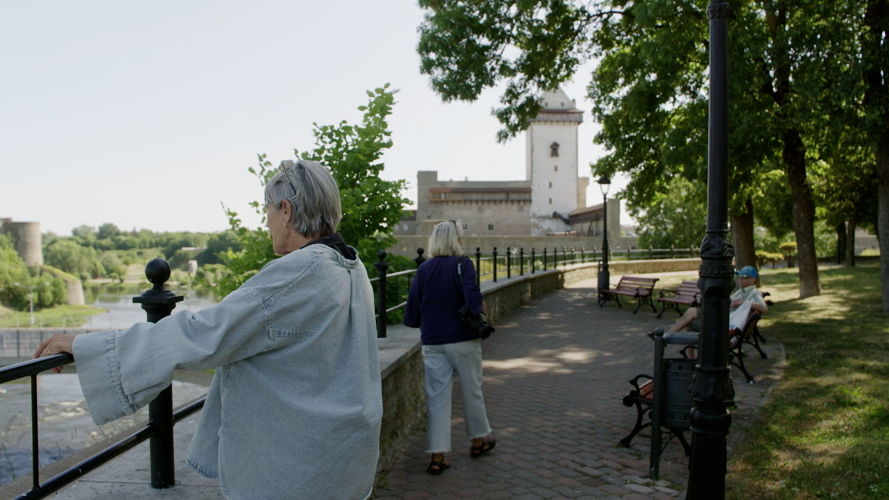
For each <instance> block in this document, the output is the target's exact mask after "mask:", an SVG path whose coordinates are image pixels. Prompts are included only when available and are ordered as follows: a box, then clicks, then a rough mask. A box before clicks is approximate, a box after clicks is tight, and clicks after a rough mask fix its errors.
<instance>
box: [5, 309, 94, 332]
mask: <svg viewBox="0 0 889 500" xmlns="http://www.w3.org/2000/svg"><path fill="white" fill-rule="evenodd" d="M103 312H105V310H104V309H102V308H100V307H93V306H72V305H61V306H55V307H50V308H47V309H41V310H39V311H34V326H53V327H55V326H63V327H64V326H80V325H82V324H84V323H86V320H87V318H89V317H90V316H92V315H94V314H101V313H103ZM19 326H20V327H29V326H31V314H30V313H29V312H28V311H13V310H10V309H3V310H0V328H13V327H19Z"/></svg>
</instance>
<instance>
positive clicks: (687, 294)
mask: <svg viewBox="0 0 889 500" xmlns="http://www.w3.org/2000/svg"><path fill="white" fill-rule="evenodd" d="M667 293H672V294H673V295H672V296H667V295H666V294H667ZM657 300H658V302H660V303H661V312H659V313H658V314H657V317H658V318H660V317H661V316H662V315H663V314H664V311H666V310H667V308H668V307H669V308H671V309H675V310H676V312H677V313H678V314H679V315H680V316H681V315H682V311H681V310H680V309H679V306H680V305H684V306H688V307H697V306H698V305H700V300H701V291H700V290H699V289H698V282H697V281H692V280H686V281H683V282H682V283H680V284H679V288H677V289H676V290H668V291H667V292H664V291H663V290H662V291H661V296H660V297H658V299H657Z"/></svg>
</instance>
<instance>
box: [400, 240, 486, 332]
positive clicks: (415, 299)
mask: <svg viewBox="0 0 889 500" xmlns="http://www.w3.org/2000/svg"><path fill="white" fill-rule="evenodd" d="M458 262H459V265H460V278H462V283H460V284H458V282H457V278H458V276H457V264H458ZM464 295H465V297H466V299H465V302H464ZM464 303H466V304H469V311H470V312H472V313H474V314H478V313H480V312H481V310H482V293H481V291H480V290H479V288H478V284H476V282H475V266H473V265H472V261H471V260H469V259H467V258H466V257H463V256H460V257H456V256H444V257H433V258H431V259H429V260H427V261H426V262H424V263H423V264H422V265H420V268H419V269H417V274H416V276H414V279H413V282H412V283H411V290H410V293H409V295H408V298H407V306H406V307H405V310H404V324H405V325H407V326H410V327H413V328H417V327H419V328H420V339H421V341H422V342H423V344H424V345H439V344H453V343H455V342H464V341H467V340H473V339H477V338H479V336H478V333H477V332H475V331H474V330H472V329H471V328H469V327H467V326H466V325H465V324H463V322H462V321H461V320H460V316H459V314H458V313H457V310H458V309H460V308H461V307H463V304H464Z"/></svg>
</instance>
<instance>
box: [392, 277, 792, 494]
mask: <svg viewBox="0 0 889 500" xmlns="http://www.w3.org/2000/svg"><path fill="white" fill-rule="evenodd" d="M594 286H595V284H594V283H593V282H591V281H585V282H581V283H579V284H577V285H575V286H574V287H572V288H568V289H565V290H560V291H557V292H554V293H551V294H549V295H547V296H545V297H543V298H541V299H538V300H535V301H534V302H532V303H531V304H528V305H526V306H524V307H522V308H520V309H519V310H517V311H515V312H514V313H512V314H510V315H509V316H507V317H506V318H505V319H503V320H502V321H500V322H499V324H497V325H496V326H497V332H496V333H495V334H494V336H493V337H492V338H491V339H489V340H487V341H485V343H484V372H485V378H484V392H485V400H486V404H487V407H488V415H489V419H490V421H491V425H492V426H493V428H494V432H495V435H496V437H497V440H498V444H497V447H496V448H495V449H494V450H493V451H491V452H490V453H489V454H488V455H485V456H483V457H480V458H477V459H472V458H470V457H469V439H468V438H467V437H466V433H465V430H464V425H463V418H462V408H461V401H460V397H459V394H460V392H459V389H458V388H457V387H455V388H454V413H453V425H452V436H453V439H452V440H453V443H454V446H455V449H454V450H453V451H452V453H451V454H450V458H451V461H452V463H453V466H452V467H451V468H450V469H448V470H446V471H445V472H444V473H443V474H442V475H440V476H432V475H429V474H426V473H425V469H426V466H427V464H428V462H429V456H428V455H427V454H426V453H425V452H424V450H425V429H419V430H417V431H416V432H415V433H414V434H413V435H412V436H411V439H410V442H409V443H408V445H407V447H406V449H405V450H404V455H403V456H402V457H400V458H399V459H398V460H397V461H396V463H395V464H394V465H393V466H392V468H391V470H389V471H386V472H385V473H384V474H382V475H381V477H380V478H379V480H378V487H377V489H376V491H375V498H380V499H390V498H399V499H421V498H422V499H426V498H482V499H496V498H509V499H523V498H528V499H531V498H534V499H537V498H622V499H652V498H654V499H659V498H677V497H680V496H681V495H684V490H685V486H686V485H685V483H686V478H687V468H688V461H687V458H686V457H685V455H684V454H683V452H682V447H681V445H680V444H679V443H678V442H676V441H674V442H672V443H670V445H669V446H668V447H667V449H666V452H665V453H664V456H663V457H662V459H661V466H660V471H661V475H660V480H658V481H653V480H651V479H650V478H649V477H648V446H649V439H648V437H649V434H648V433H647V432H646V431H644V432H643V433H641V434H640V435H639V436H637V437H636V438H635V439H634V441H633V443H632V447H631V448H622V447H618V446H617V442H618V440H620V438H622V437H623V436H625V435H626V434H627V433H628V432H629V430H630V429H631V428H632V424H633V422H634V418H635V409H634V408H627V407H625V406H623V405H622V404H621V399H622V398H623V396H624V395H625V394H627V392H628V391H629V389H630V385H629V383H627V380H629V379H630V378H632V377H634V376H635V375H637V374H639V373H650V372H651V368H652V367H651V364H652V353H653V342H652V341H651V340H649V339H648V337H647V336H646V335H645V334H646V333H647V332H648V331H650V330H652V329H653V328H655V327H658V326H661V327H664V328H666V327H667V326H669V324H670V323H671V322H672V321H673V320H675V318H676V316H675V315H673V316H669V317H668V316H667V315H665V316H664V318H662V319H661V320H658V319H657V318H656V317H655V314H654V313H652V312H651V310H650V309H649V310H647V311H646V310H645V309H641V310H640V311H639V313H638V314H632V312H631V310H628V309H626V308H624V309H618V308H617V307H616V306H614V305H613V304H609V305H606V306H605V307H604V308H599V307H598V306H597V305H595V290H594V288H593V287H594ZM766 347H767V351H768V350H769V349H771V350H776V348H778V347H779V346H775V345H774V342H772V343H769V344H767V346H766ZM768 352H770V358H774V359H780V357H776V356H771V351H768ZM754 354H755V353H754ZM754 357H755V358H756V359H752V358H754ZM747 359H748V361H747V363H748V368H749V369H750V370H751V371H752V372H753V374H754V376H756V377H757V380H758V383H757V384H756V385H753V386H749V385H747V384H745V383H744V379H743V377H742V376H741V375H740V374H738V375H736V376H735V377H734V379H735V388H736V392H737V393H738V394H737V396H738V397H737V398H736V402H738V405H739V409H738V411H737V412H733V417H734V424H733V427H732V435H731V436H730V442H735V441H736V440H737V439H738V438H739V437H740V435H741V434H742V431H743V428H744V425H745V424H744V421H745V420H746V421H749V420H750V419H751V414H752V412H753V411H754V410H755V407H756V406H757V405H759V404H761V403H762V401H764V400H765V396H766V394H767V390H768V388H769V387H770V386H771V385H773V383H774V381H775V380H776V379H777V377H778V375H779V374H778V373H777V372H776V371H775V369H774V368H775V366H778V365H779V364H780V362H776V361H775V360H774V359H770V360H769V361H760V360H759V358H758V356H748V358H747ZM760 373H762V374H763V375H762V376H761V377H760V376H759V375H760Z"/></svg>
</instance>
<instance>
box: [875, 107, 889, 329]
mask: <svg viewBox="0 0 889 500" xmlns="http://www.w3.org/2000/svg"><path fill="white" fill-rule="evenodd" d="M886 121H887V122H889V119H887V120H886ZM877 182H878V183H879V184H878V186H877V190H878V193H879V195H878V203H879V206H878V207H877V210H878V214H877V237H878V239H879V241H880V283H881V285H882V287H883V312H885V313H889V123H887V128H885V129H883V133H882V135H881V137H880V142H879V143H878V144H877Z"/></svg>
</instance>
